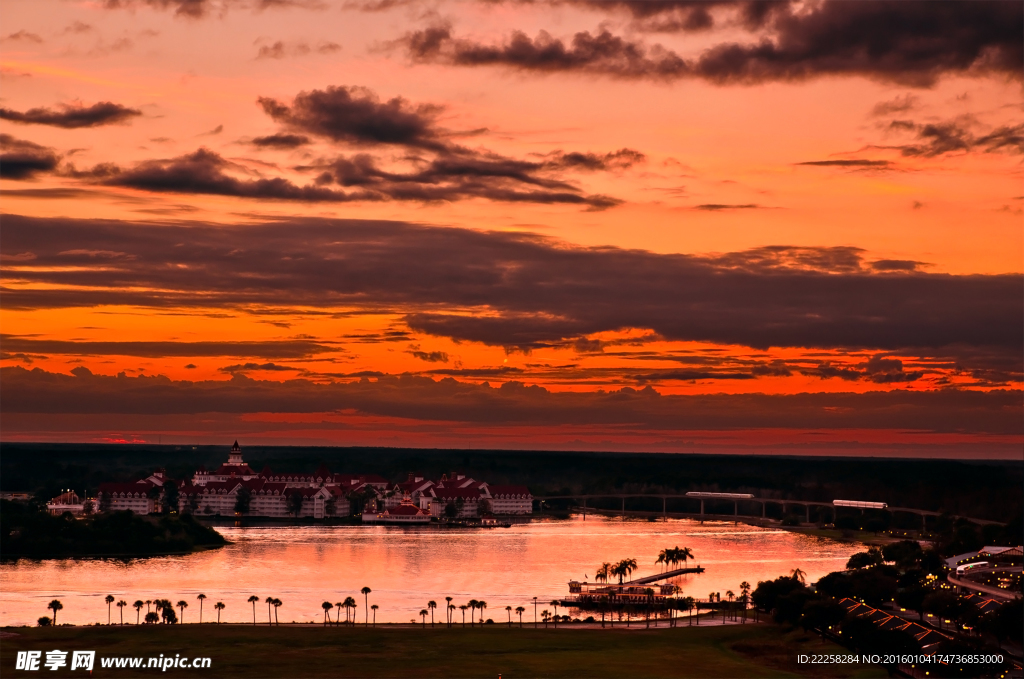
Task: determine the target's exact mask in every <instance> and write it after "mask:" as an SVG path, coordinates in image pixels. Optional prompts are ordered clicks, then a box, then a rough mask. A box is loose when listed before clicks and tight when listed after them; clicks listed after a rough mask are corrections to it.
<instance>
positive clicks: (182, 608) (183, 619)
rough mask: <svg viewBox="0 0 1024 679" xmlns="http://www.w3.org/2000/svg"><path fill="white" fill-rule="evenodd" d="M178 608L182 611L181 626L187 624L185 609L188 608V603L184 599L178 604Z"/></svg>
mask: <svg viewBox="0 0 1024 679" xmlns="http://www.w3.org/2000/svg"><path fill="white" fill-rule="evenodd" d="M178 608H180V609H181V624H183V625H184V624H185V609H186V608H188V602H187V601H185V600H184V599H182V600H181V601H179V602H178Z"/></svg>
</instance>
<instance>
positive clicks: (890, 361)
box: [799, 354, 925, 384]
mask: <svg viewBox="0 0 1024 679" xmlns="http://www.w3.org/2000/svg"><path fill="white" fill-rule="evenodd" d="M799 372H800V373H801V374H803V375H807V376H810V377H820V378H821V379H823V380H824V379H830V378H838V379H841V380H846V381H849V382H853V381H857V380H868V381H870V382H874V383H876V384H893V383H898V382H914V381H916V380H919V379H921V378H922V377H924V374H925V373H924V371H923V370H913V371H909V372H907V371H904V370H903V361H901V360H899V359H898V358H889V357H887V356H886V355H885V354H876V355H874V356H872V357H871V358H869V359H868V360H867V362H865V363H861V364H858V365H856V366H854V367H840V366H835V365H833V364H832V362H831V361H822V362H821V363H819V364H818V365H817V366H816V367H813V368H803V369H801V370H800V371H799Z"/></svg>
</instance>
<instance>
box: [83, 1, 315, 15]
mask: <svg viewBox="0 0 1024 679" xmlns="http://www.w3.org/2000/svg"><path fill="white" fill-rule="evenodd" d="M102 6H103V7H104V8H105V9H111V10H116V9H129V10H132V9H135V8H137V7H149V8H151V9H156V10H172V11H173V12H174V16H176V17H184V18H186V19H202V18H205V17H208V16H224V15H225V14H226V13H227V12H228V11H229V10H232V9H250V10H252V11H253V12H260V11H263V10H266V9H286V8H299V9H323V8H324V6H325V5H324V3H323V2H321V1H320V0H103V2H102Z"/></svg>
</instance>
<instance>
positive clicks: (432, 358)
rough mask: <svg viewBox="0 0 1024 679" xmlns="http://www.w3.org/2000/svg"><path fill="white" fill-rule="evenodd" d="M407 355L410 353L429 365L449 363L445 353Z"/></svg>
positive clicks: (432, 352)
mask: <svg viewBox="0 0 1024 679" xmlns="http://www.w3.org/2000/svg"><path fill="white" fill-rule="evenodd" d="M407 353H410V354H412V355H413V356H415V357H416V358H418V359H420V360H421V361H426V362H427V363H447V362H448V354H447V353H446V352H444V351H409V352H407Z"/></svg>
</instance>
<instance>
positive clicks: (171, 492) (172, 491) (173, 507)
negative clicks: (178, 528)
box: [163, 480, 178, 514]
mask: <svg viewBox="0 0 1024 679" xmlns="http://www.w3.org/2000/svg"><path fill="white" fill-rule="evenodd" d="M163 496H164V497H163V509H164V511H163V513H164V514H170V513H171V512H172V511H174V512H176V511H178V484H177V483H175V482H174V481H170V480H168V481H167V482H166V483H164V485H163Z"/></svg>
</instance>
